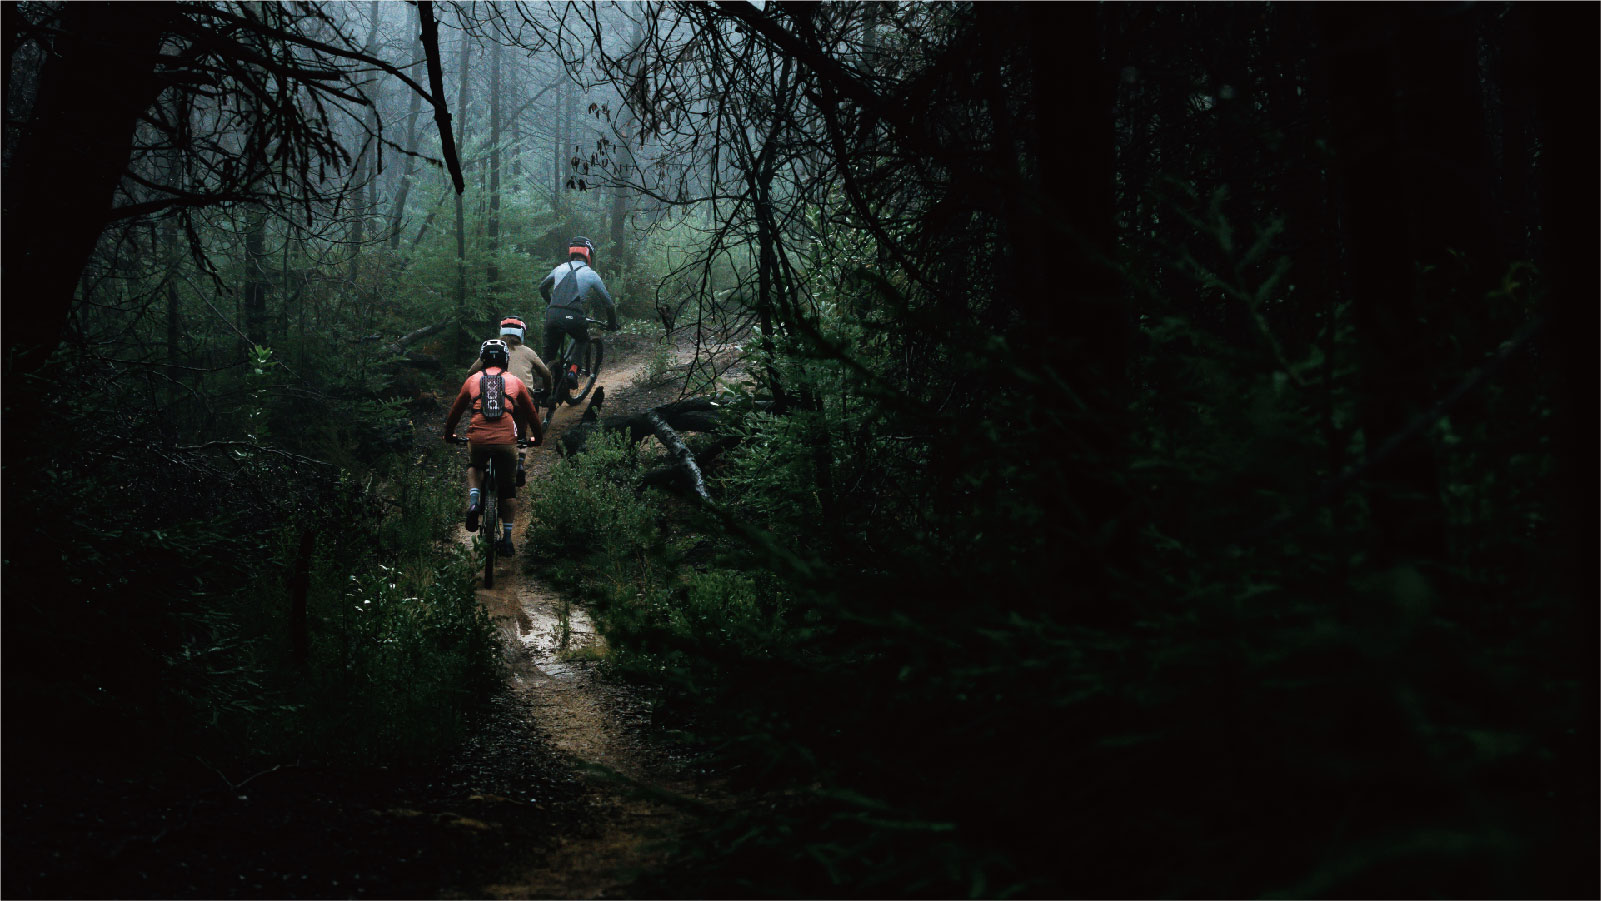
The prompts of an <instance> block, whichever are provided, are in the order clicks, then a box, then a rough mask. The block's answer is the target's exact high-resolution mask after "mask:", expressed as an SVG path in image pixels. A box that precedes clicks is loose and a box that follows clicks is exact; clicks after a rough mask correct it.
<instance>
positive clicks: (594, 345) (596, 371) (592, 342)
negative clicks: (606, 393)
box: [568, 338, 606, 405]
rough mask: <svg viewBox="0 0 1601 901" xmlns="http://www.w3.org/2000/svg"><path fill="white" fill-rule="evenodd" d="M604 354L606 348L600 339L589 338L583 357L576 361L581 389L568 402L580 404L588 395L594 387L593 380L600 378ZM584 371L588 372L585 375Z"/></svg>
mask: <svg viewBox="0 0 1601 901" xmlns="http://www.w3.org/2000/svg"><path fill="white" fill-rule="evenodd" d="M605 356H606V348H605V346H604V345H602V344H601V342H600V339H599V338H590V339H589V344H588V345H587V346H586V347H585V348H584V358H583V359H582V360H580V361H579V362H578V373H579V374H578V377H579V378H580V379H582V381H581V382H580V383H579V387H580V389H581V390H579V392H578V393H577V394H575V395H573V397H572V399H571V400H569V401H568V403H570V404H575V405H576V404H580V403H583V401H584V398H586V397H588V396H589V392H590V390H591V389H593V388H594V387H595V380H596V379H598V378H600V362H601V360H603V359H604V358H605ZM585 373H588V374H587V375H585Z"/></svg>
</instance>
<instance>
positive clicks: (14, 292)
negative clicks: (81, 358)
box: [4, 3, 176, 421]
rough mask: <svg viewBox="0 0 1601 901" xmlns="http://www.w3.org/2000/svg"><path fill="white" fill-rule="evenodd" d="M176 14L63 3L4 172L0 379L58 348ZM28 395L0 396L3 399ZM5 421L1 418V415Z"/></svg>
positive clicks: (155, 84) (155, 88) (157, 85)
mask: <svg viewBox="0 0 1601 901" xmlns="http://www.w3.org/2000/svg"><path fill="white" fill-rule="evenodd" d="M175 9H176V7H171V6H166V5H159V4H158V5H154V6H150V5H144V4H129V3H112V4H101V3H69V4H66V5H65V6H63V7H62V9H61V22H60V28H59V31H58V32H57V33H56V37H55V40H54V44H53V47H52V52H51V53H50V54H49V56H48V58H47V59H46V61H45V63H44V65H43V67H42V68H41V69H40V72H39V80H38V92H37V94H36V97H35V100H34V104H33V108H32V110H31V115H30V117H29V121H28V122H27V123H26V126H25V127H24V128H23V129H22V131H21V138H20V141H19V143H18V145H17V149H16V152H15V155H14V156H13V157H12V159H11V164H10V165H9V166H8V167H7V175H8V176H12V177H8V178H7V180H6V190H5V193H4V204H5V227H4V231H5V236H6V237H5V242H4V258H5V263H4V271H5V274H6V289H7V294H8V295H9V296H11V297H12V298H17V297H26V298H28V301H27V303H17V302H15V301H13V302H12V303H9V304H7V305H6V314H5V332H6V364H5V371H6V374H7V376H14V375H18V374H22V373H27V372H32V371H34V370H36V369H38V368H39V367H40V366H41V365H43V364H44V362H45V360H46V359H47V358H48V357H49V356H50V354H51V353H52V352H53V351H54V350H55V348H56V345H57V344H59V343H60V342H61V338H62V334H63V331H64V329H65V327H66V324H67V317H68V315H69V313H70V311H71V308H72V304H73V291H74V288H75V286H76V285H77V284H78V278H79V276H80V275H81V274H82V272H83V269H84V266H85V265H86V264H87V262H88V259H89V255H90V253H92V252H93V250H94V247H95V242H96V241H97V240H98V239H99V237H100V232H101V230H102V229H104V227H105V224H106V215H107V213H108V212H109V211H110V209H111V205H112V202H113V192H114V191H115V190H116V187H117V184H118V182H119V180H120V179H121V178H122V174H123V172H124V170H126V169H127V166H128V159H129V155H130V154H131V152H132V148H133V137H134V132H135V128H136V126H137V123H138V118H139V116H140V115H141V114H143V113H144V112H145V111H146V110H147V109H149V108H150V105H151V104H152V103H154V102H155V99H156V96H157V94H158V92H159V91H160V89H161V86H162V85H161V82H159V81H158V80H157V78H156V62H157V59H158V55H157V53H158V51H159V49H160V46H161V40H162V34H163V32H164V30H165V28H166V23H167V21H168V19H169V18H170V17H171V16H172V15H173V14H174V12H173V11H174V10H175ZM30 394H31V392H25V391H13V392H8V393H7V401H8V404H9V403H11V402H13V401H16V402H19V403H20V402H23V401H25V400H26V399H27V396H28V395H30ZM8 421H9V417H8Z"/></svg>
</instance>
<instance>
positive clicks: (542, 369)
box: [523, 344, 551, 391]
mask: <svg viewBox="0 0 1601 901" xmlns="http://www.w3.org/2000/svg"><path fill="white" fill-rule="evenodd" d="M523 346H524V347H528V345H526V344H524V345H523ZM528 354H529V360H528V365H529V368H531V369H533V370H534V374H535V375H537V376H539V377H540V378H541V379H544V380H545V390H547V391H548V390H550V386H551V378H550V367H549V366H546V365H545V361H544V360H541V359H540V358H539V354H538V353H536V352H535V351H534V349H533V348H532V347H528ZM529 387H533V386H532V385H530V386H529Z"/></svg>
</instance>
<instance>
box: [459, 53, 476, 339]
mask: <svg viewBox="0 0 1601 901" xmlns="http://www.w3.org/2000/svg"><path fill="white" fill-rule="evenodd" d="M471 61H472V37H471V36H470V35H468V34H467V33H466V32H462V35H461V85H460V89H459V90H458V91H457V94H456V112H457V115H459V116H460V117H461V124H460V126H459V129H460V131H459V135H458V138H457V145H458V146H466V143H467V85H468V80H469V79H468V76H469V75H470V74H471V71H470V70H471V65H470V64H471ZM472 334H473V332H472V330H471V329H470V328H469V326H468V323H467V219H466V210H465V208H464V205H463V201H462V192H461V191H459V190H458V191H457V192H456V350H457V353H458V355H459V356H462V357H465V356H466V355H467V354H468V350H469V348H468V345H469V342H470V340H471V337H472Z"/></svg>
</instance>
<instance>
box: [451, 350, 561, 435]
mask: <svg viewBox="0 0 1601 901" xmlns="http://www.w3.org/2000/svg"><path fill="white" fill-rule="evenodd" d="M490 368H491V369H494V370H495V371H496V372H500V373H501V374H502V375H503V376H504V377H505V380H506V413H505V415H504V416H501V417H500V418H499V419H495V420H489V419H485V418H484V414H483V412H482V411H481V410H480V406H481V404H480V402H479V399H478V390H479V389H478V385H479V383H480V382H482V381H483V378H484V374H483V373H482V372H475V373H473V374H472V375H469V376H467V381H465V382H462V383H461V391H460V392H459V393H458V394H457V395H456V402H455V403H453V404H451V405H450V418H449V419H448V420H446V421H445V434H447V435H454V434H455V433H456V423H458V422H460V421H461V417H462V414H463V413H465V412H467V410H468V408H469V407H470V408H471V409H472V411H473V415H472V419H471V420H470V421H469V422H468V423H467V440H468V441H471V442H472V443H474V444H515V443H516V442H517V434H516V432H515V431H513V429H512V417H514V416H525V417H526V419H525V420H524V421H525V422H528V421H532V420H533V419H534V418H535V417H536V416H538V413H537V412H535V410H534V395H533V394H532V393H531V392H530V391H529V390H528V386H527V385H524V384H523V381H522V379H519V378H518V377H516V376H514V375H512V374H511V373H509V372H504V371H503V370H501V369H500V368H499V367H498V366H494V367H490Z"/></svg>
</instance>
